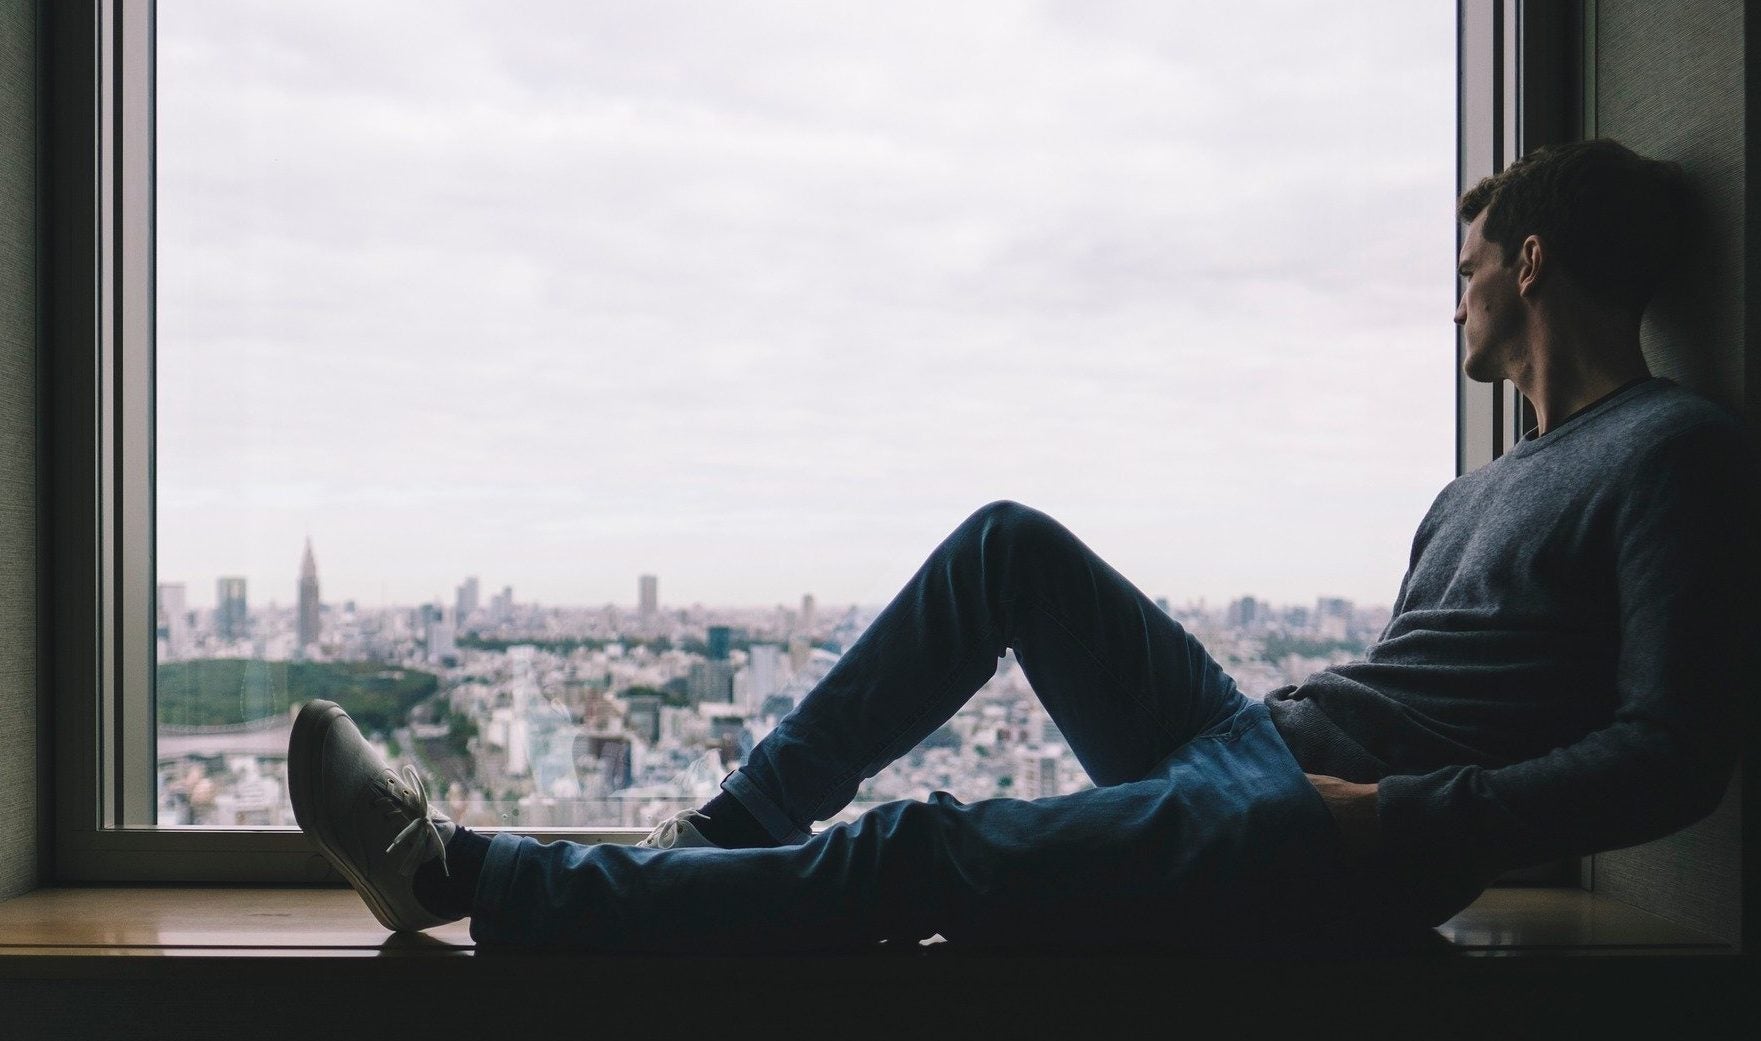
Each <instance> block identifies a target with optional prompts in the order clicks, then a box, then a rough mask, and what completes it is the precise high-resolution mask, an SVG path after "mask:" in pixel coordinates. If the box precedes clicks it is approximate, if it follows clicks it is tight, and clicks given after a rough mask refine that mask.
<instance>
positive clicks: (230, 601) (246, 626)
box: [214, 575, 251, 641]
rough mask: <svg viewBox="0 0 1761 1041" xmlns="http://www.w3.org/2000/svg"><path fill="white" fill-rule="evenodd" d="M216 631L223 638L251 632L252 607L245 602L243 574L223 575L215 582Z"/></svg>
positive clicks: (234, 638) (230, 639) (235, 638)
mask: <svg viewBox="0 0 1761 1041" xmlns="http://www.w3.org/2000/svg"><path fill="white" fill-rule="evenodd" d="M214 631H215V633H216V634H218V635H219V637H220V638H221V639H222V640H227V641H232V640H242V639H244V638H245V637H247V636H249V635H250V634H251V621H250V607H249V605H248V604H246V603H245V579H244V576H243V575H222V576H221V577H220V578H219V579H217V580H216V581H215V583H214Z"/></svg>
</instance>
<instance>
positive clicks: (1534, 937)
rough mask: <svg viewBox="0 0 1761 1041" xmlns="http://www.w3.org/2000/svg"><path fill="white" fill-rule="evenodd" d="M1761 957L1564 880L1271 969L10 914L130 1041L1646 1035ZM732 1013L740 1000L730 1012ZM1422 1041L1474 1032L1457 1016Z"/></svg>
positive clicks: (56, 993)
mask: <svg viewBox="0 0 1761 1041" xmlns="http://www.w3.org/2000/svg"><path fill="white" fill-rule="evenodd" d="M942 948H945V949H942ZM1748 961H1749V959H1747V958H1745V957H1742V956H1738V955H1736V954H1735V952H1734V951H1733V950H1732V948H1730V947H1729V946H1728V945H1726V944H1723V943H1720V942H1718V941H1716V940H1714V939H1712V938H1709V937H1706V936H1704V935H1701V934H1698V933H1695V932H1692V931H1690V930H1688V929H1686V928H1684V927H1682V926H1679V925H1675V924H1673V923H1671V922H1668V921H1666V920H1665V919H1662V918H1658V917H1656V916H1654V915H1651V914H1648V913H1646V912H1644V911H1640V910H1637V909H1635V908H1632V907H1630V906H1628V905H1626V904H1623V903H1620V902H1618V901H1615V900H1612V899H1609V898H1606V897H1598V896H1595V895H1593V894H1590V893H1586V892H1583V891H1581V890H1576V889H1564V888H1515V887H1508V888H1497V889H1493V890H1490V891H1488V892H1487V893H1486V894H1485V895H1484V896H1482V897H1481V899H1480V900H1479V901H1477V902H1476V903H1475V904H1474V905H1473V906H1472V907H1470V908H1468V909H1467V910H1465V911H1463V912H1462V913H1461V914H1459V915H1457V916H1456V917H1455V918H1453V919H1451V920H1450V921H1449V922H1447V923H1445V924H1444V925H1443V926H1441V927H1439V928H1438V929H1437V930H1436V931H1435V935H1434V936H1431V937H1429V938H1428V942H1426V943H1423V944H1419V945H1416V946H1414V947H1413V948H1412V949H1410V950H1402V951H1398V952H1391V951H1387V950H1383V951H1380V952H1373V953H1368V954H1365V953H1362V952H1358V953H1355V954H1354V953H1350V952H1316V951H1305V952H1300V953H1295V952H1292V953H1281V952H1274V953H1271V954H1264V955H1255V956H1253V957H1252V958H1250V959H1243V958H1240V957H1232V958H1215V957H1195V956H1194V955H1193V954H1190V953H1182V952H1165V953H1156V952H1139V953H1112V952H1108V953H1099V954H1094V953H1079V952H1057V951H1037V952H1014V951H1011V952H995V951H992V952H979V951H962V950H956V949H954V946H953V945H942V944H933V945H929V946H926V947H922V948H918V949H917V950H915V951H902V952H899V953H893V952H890V951H886V950H885V949H883V950H882V951H881V952H879V953H877V954H875V955H869V954H855V955H829V956H825V955H822V956H814V957H805V956H786V957H785V956H747V957H737V956H690V957H678V956H673V957H668V956H655V955H608V954H593V953H580V954H575V953H563V954H557V953H534V952H506V951H500V950H494V949H487V948H486V949H482V950H479V949H477V948H476V947H474V945H473V944H472V943H471V940H470V937H469V935H468V933H467V931H466V927H465V925H464V923H455V924H453V925H450V926H445V927H442V928H440V929H437V930H434V931H432V932H429V933H424V934H420V935H394V934H389V933H387V932H386V931H385V930H384V929H382V928H381V927H380V926H379V925H378V923H377V922H375V921H374V920H373V918H372V917H371V916H370V915H369V914H368V913H367V911H366V909H365V908H363V907H362V906H361V904H360V901H359V900H358V899H357V898H356V897H355V895H354V894H353V893H352V892H350V891H348V890H346V889H338V888H270V887H200V888H197V887H188V888H172V887H160V888H145V887H139V888H137V887H103V888H99V887H93V888H85V887H78V888H72V887H70V888H49V889H41V890H37V891H35V892H32V893H28V894H26V895H24V896H21V897H18V898H16V899H13V900H11V901H7V902H5V903H0V994H16V995H20V996H30V995H34V996H35V1000H27V1001H26V1002H24V1004H23V1006H22V1007H24V1008H25V1009H26V1012H25V1014H24V1022H25V1023H30V1022H32V1018H31V1017H32V1015H33V1010H34V1012H35V1014H38V1015H40V1016H41V1017H42V1025H43V1027H44V1032H43V1033H41V1034H40V1035H39V1033H35V1032H31V1031H28V1030H27V1031H26V1032H24V1033H21V1034H19V1035H17V1036H21V1037H24V1036H29V1037H36V1036H101V1035H104V1036H112V1035H113V1029H114V1028H121V1029H122V1031H123V1034H128V1035H129V1036H133V1034H132V1032H131V1031H130V1030H129V1029H128V1028H129V1027H130V1026H132V1027H134V1028H137V1029H138V1028H140V1027H142V1026H143V1025H145V1024H146V1023H149V1022H153V1021H155V1020H156V1019H157V1018H158V1017H165V1018H164V1022H166V1023H167V1024H170V1023H174V1022H185V1019H184V1018H183V1017H185V1016H197V1017H209V1018H210V1019H213V1017H216V1016H218V1017H219V1019H218V1020H214V1022H215V1023H216V1024H218V1023H220V1022H221V1021H224V1022H226V1023H230V1024H232V1026H233V1027H236V1028H238V1029H240V1030H244V1029H250V1030H253V1031H256V1032H258V1033H260V1032H261V1030H262V1028H263V1022H262V1020H263V1019H264V1018H266V1017H268V1018H273V1019H274V1020H275V1021H276V1022H278V1023H282V1024H284V1025H287V1026H288V1028H289V1029H290V1031H291V1030H293V1025H294V1024H296V1023H297V1024H300V1032H306V1031H309V1030H311V1029H314V1028H322V1026H323V1019H324V1017H325V1016H327V1015H329V1016H333V1015H334V1014H335V1012H336V1010H337V1009H338V1008H342V1009H357V1010H365V1011H363V1012H361V1013H360V1014H362V1015H367V1016H369V1017H370V1018H371V1017H373V1016H379V1015H383V1016H385V1017H386V1018H384V1019H383V1022H384V1023H386V1024H400V1025H403V1026H406V1027H407V1026H409V1025H410V1024H411V1023H413V1022H433V1023H435V1024H437V1025H441V1026H454V1025H456V1024H457V1023H458V1022H461V1021H463V1022H471V1021H472V1017H473V1016H481V1017H482V1022H483V1023H485V1024H486V1025H487V1024H490V1023H494V1024H497V1025H502V1024H503V1023H504V1017H505V1016H507V1015H508V1014H510V1013H518V1014H519V1015H526V1016H531V1015H539V1014H542V1010H543V1009H545V1008H547V1007H551V1008H559V1007H566V1008H573V1009H575V1013H574V1014H575V1017H576V1018H575V1019H574V1020H569V1019H567V1018H566V1017H567V1015H568V1013H567V1012H566V1011H565V1012H561V1013H558V1014H560V1015H563V1016H565V1019H564V1020H562V1021H565V1022H570V1021H572V1022H586V1021H588V1020H587V1019H583V1018H581V1017H585V1016H588V1014H589V1013H593V1014H595V1015H597V1016H598V1017H600V1018H598V1019H594V1020H593V1021H595V1022H605V1023H613V1022H615V1023H621V1024H627V1025H629V1026H633V1027H635V1026H641V1025H643V1024H644V1023H649V1025H653V1024H652V1022H651V1021H649V1020H645V1019H644V1018H643V1017H645V1016H648V1017H651V1016H653V1015H656V1014H657V1012H659V1011H660V1010H665V1011H664V1014H665V1015H667V1016H671V1017H678V1016H682V1015H687V1014H688V1007H694V1003H702V1004H705V1005H707V1006H709V1007H712V1008H716V1009H719V1010H720V1011H721V1012H724V1013H726V1015H727V1016H729V1017H732V1020H733V1021H738V1020H739V1019H741V1018H742V1017H743V1016H757V1017H758V1019H756V1020H754V1021H755V1022H758V1021H765V1020H766V1019H767V1017H768V1019H769V1020H771V1021H774V1019H775V1012H774V1009H775V1008H776V1007H777V1006H775V1005H774V1002H776V1001H777V1000H779V999H781V1000H783V1001H784V1004H786V1005H787V1006H788V1007H790V1008H792V1009H796V1010H802V1011H809V1010H816V1009H820V1008H823V1009H824V1010H826V1011H827V1013H828V1014H830V1013H831V1012H832V1011H834V1010H837V1009H845V1008H848V1007H849V1006H850V1005H851V1003H856V1004H859V1005H861V1006H863V1007H864V1008H866V1009H867V1012H866V1013H865V1015H867V1016H868V1019H866V1020H865V1021H864V1022H866V1023H868V1024H869V1025H870V1026H873V1027H874V1028H875V1030H876V1031H877V1035H878V1034H885V1033H889V1032H891V1031H896V1030H900V1029H904V1026H903V1025H902V1024H904V1023H910V1022H915V1023H917V1024H918V1025H919V1028H921V1026H922V1023H923V1017H924V1016H925V1015H928V1014H929V1013H928V1010H929V1009H930V1008H932V1007H934V1008H936V1009H937V1013H936V1014H937V1015H942V1014H943V1011H944V1010H942V1009H941V1007H940V1004H939V1003H941V1002H943V1001H946V1000H949V999H950V998H953V999H959V1000H958V1001H957V1002H956V1004H957V1006H958V1007H957V1008H955V1009H954V1010H953V1011H952V1012H950V1013H948V1014H951V1015H953V1016H954V1017H955V1019H959V1018H960V1017H961V1016H963V1015H971V1016H974V1017H977V1018H975V1019H974V1020H973V1025H974V1026H977V1025H978V1024H980V1023H983V1024H988V1025H989V1026H990V1027H992V1028H994V1027H996V1026H998V1025H1001V1024H1004V1023H1011V1022H1016V1023H1018V1024H1019V1025H1020V1026H1021V1027H1023V1028H1024V1029H1031V1028H1034V1027H1046V1026H1048V1025H1049V1024H1050V1023H1051V1022H1053V1021H1056V1020H1058V1019H1059V1017H1060V1016H1061V1015H1064V1014H1068V1015H1071V1016H1075V1017H1078V1018H1077V1019H1072V1020H1071V1022H1072V1023H1075V1022H1080V1023H1082V1024H1086V1025H1088V1026H1091V1027H1092V1026H1093V1025H1094V1023H1095V1021H1096V1017H1099V1018H1100V1019H1114V1020H1117V1021H1118V1022H1120V1023H1130V1022H1136V1021H1137V1017H1138V1015H1140V1014H1142V1013H1145V1012H1146V1011H1149V1010H1153V1009H1156V1008H1158V1007H1162V1006H1164V1005H1166V1004H1167V1003H1169V1002H1173V1001H1178V1000H1180V998H1179V996H1180V995H1187V996H1189V997H1190V998H1193V999H1197V1000H1202V1001H1204V1002H1207V1003H1215V1002H1219V1001H1221V1002H1241V1003H1243V1005H1244V1006H1245V1007H1243V1008H1242V1011H1241V1014H1242V1015H1252V1016H1254V1017H1260V1016H1262V1015H1264V1014H1266V1013H1267V1010H1262V1009H1259V1008H1252V1006H1254V1005H1255V1003H1256V1002H1259V1003H1263V1002H1264V999H1265V997H1266V996H1267V995H1272V994H1276V995H1279V1000H1278V1001H1277V1002H1276V1003H1275V1005H1274V1007H1276V1008H1288V1010H1289V1012H1290V1014H1291V1015H1293V1016H1295V1015H1297V1013H1298V1012H1299V1011H1300V1012H1301V1013H1302V1014H1301V1015H1300V1016H1298V1017H1297V1018H1295V1019H1293V1020H1292V1022H1293V1024H1294V1023H1303V1022H1307V1021H1308V1019H1307V1017H1308V1016H1309V1015H1310V1014H1311V1013H1313V1012H1315V1011H1316V1008H1315V1006H1314V1004H1313V1003H1314V1002H1316V1001H1321V1002H1323V1004H1324V1005H1326V1006H1329V1007H1331V1008H1332V1011H1333V1013H1334V1014H1338V1013H1341V1012H1349V1013H1350V1014H1351V1015H1353V1016H1354V1017H1357V1018H1356V1019H1354V1022H1365V1020H1363V1018H1362V1017H1364V1016H1369V1017H1371V1019H1374V1018H1375V1017H1376V1016H1381V1015H1386V1016H1390V1017H1392V1016H1396V1015H1402V1016H1407V1017H1410V1016H1411V1015H1413V1014H1423V1015H1427V1016H1429V1015H1439V1014H1444V1013H1445V1012H1446V1013H1447V1016H1448V1021H1449V1023H1454V1024H1456V1025H1458V1026H1460V1027H1461V1028H1462V1029H1463V1030H1464V1031H1467V1032H1465V1033H1462V1034H1460V1035H1459V1036H1475V1033H1476V1032H1475V1031H1471V1030H1468V1025H1469V1023H1470V1022H1472V1021H1474V1017H1476V1016H1481V1015H1485V1016H1492V1015H1494V1014H1496V1015H1497V1016H1498V1017H1503V1016H1506V1015H1511V1014H1522V1015H1529V1016H1542V1017H1543V1018H1545V1017H1549V1016H1552V1015H1555V1014H1558V1013H1560V1012H1561V1010H1563V1009H1566V1008H1574V1007H1577V1005H1574V1000H1576V1001H1577V1003H1578V1005H1581V1004H1582V1002H1583V1000H1587V995H1588V993H1589V991H1586V989H1585V988H1590V990H1591V991H1594V992H1596V993H1598V994H1602V995H1603V997H1601V998H1598V999H1597V1000H1598V1002H1599V1003H1598V1004H1597V1005H1596V1007H1597V1008H1598V1009H1601V1010H1604V1011H1610V1010H1622V1009H1624V1011H1621V1012H1620V1013H1619V1015H1620V1019H1621V1021H1622V1022H1624V1023H1625V1024H1626V1025H1629V1026H1630V1025H1633V1024H1635V1023H1642V1022H1647V1021H1648V1016H1647V1012H1646V1010H1647V1009H1654V1011H1655V1012H1656V1014H1657V1015H1658V1016H1665V1017H1666V1016H1669V1015H1674V1016H1677V1017H1678V1019H1679V1017H1680V1015H1681V1014H1682V1013H1683V1011H1684V1009H1686V1010H1695V1011H1692V1012H1691V1015H1692V1016H1693V1017H1694V1018H1698V1017H1699V1016H1700V1015H1701V1014H1709V1013H1712V1012H1716V1011H1719V1010H1720V1009H1722V1010H1723V1012H1724V1013H1727V1014H1728V1013H1732V1012H1735V1011H1736V1009H1735V1006H1736V1004H1737V1003H1740V1002H1744V1001H1746V1000H1747V999H1746V998H1744V997H1742V996H1741V995H1743V994H1746V993H1747V992H1748V991H1749V989H1750V988H1749V987H1748V986H1747V984H1745V983H1742V982H1740V975H1739V974H1740V973H1741V972H1742V971H1745V970H1744V969H1742V968H1740V966H1744V965H1746V963H1747V962H1748ZM784 981H787V982H786V985H784V986H783V987H782V990H781V991H779V984H782V983H783V982H784ZM718 995H720V997H719V998H718ZM785 995H786V996H785ZM1610 995H1612V997H1610ZM687 997H690V998H691V999H692V1000H690V1001H686V1000H684V999H686V998H687ZM724 1000H725V1001H727V1002H731V1003H732V1004H731V1005H721V1004H718V1002H719V1001H724ZM1610 1001H1612V1004H1610V1003H1609V1002H1610ZM234 1002H236V1003H237V1004H236V1006H235V1005H234V1004H233V1003H234ZM558 1002H561V1003H563V1005H561V1006H559V1005H558V1004H557V1003H558ZM962 1002H963V1003H962ZM1059 1002H1062V1003H1064V1004H1062V1005H1059V1004H1057V1003H1059ZM1072 1002H1074V1003H1075V1004H1070V1003H1072ZM1438 1002H1442V1003H1444V1004H1443V1005H1442V1006H1439V1005H1438V1004H1437V1003H1438ZM1633 1002H1639V1003H1640V1004H1637V1005H1635V1004H1632V1003H1633ZM1048 1003H1049V1004H1048ZM1366 1003H1367V1004H1366ZM1684 1003H1685V1004H1684ZM6 1004H7V1005H8V1006H10V1009H11V1010H16V1009H18V1008H20V1007H21V1006H20V1005H19V1004H17V1003H15V1002H13V1001H11V1000H8V1001H6ZM766 1008H770V1009H772V1010H773V1011H772V1012H770V1013H764V1012H763V1011H762V1010H763V1009H766ZM1249 1008H1252V1011H1251V1012H1250V1011H1249ZM323 1009H329V1010H330V1011H329V1012H324V1011H322V1010H323ZM1079 1009H1080V1010H1081V1011H1078V1010H1079ZM11 1010H9V1012H8V1013H7V1016H8V1017H9V1018H11V1017H13V1016H14V1015H15V1013H14V1011H11ZM981 1010H983V1011H982V1014H981ZM1060 1010H1062V1011H1060ZM1581 1012H1582V1009H1581V1008H1579V1013H1580V1014H1581ZM351 1014H352V1013H351ZM519 1015H516V1016H515V1018H516V1019H518V1018H519ZM412 1016H413V1017H415V1018H414V1019H411V1018H410V1017H412ZM142 1017H145V1018H142ZM460 1017H463V1019H462V1020H461V1019H460ZM892 1017H897V1019H896V1020H894V1019H892ZM1047 1017H1050V1018H1047ZM890 1020H891V1025H890V1026H887V1027H886V1028H885V1029H883V1024H887V1023H889V1021H890ZM673 1021H675V1022H676V1021H677V1020H676V1019H675V1020H673ZM1498 1021H1499V1022H1505V1020H1503V1019H1502V1018H1500V1019H1499V1020H1498ZM703 1022H704V1023H705V1024H706V1025H716V1024H720V1025H727V1024H728V1023H729V1022H730V1020H729V1019H728V1018H720V1019H717V1018H713V1017H712V1018H706V1019H705V1020H704V1021H703ZM1408 1022H1409V1023H1410V1019H1409V1020H1408ZM1479 1022H1481V1025H1482V1026H1483V1027H1487V1026H1491V1025H1492V1022H1491V1021H1490V1020H1481V1021H1479ZM1573 1022H1576V1023H1579V1025H1581V1020H1575V1019H1574V1020H1573ZM1665 1022H1668V1020H1667V1019H1660V1020H1658V1023H1659V1024H1660V1025H1661V1024H1663V1023H1665ZM9 1025H10V1026H12V1027H18V1026H20V1025H21V1024H20V1022H19V1021H18V1020H17V1019H13V1020H12V1022H11V1023H10V1024H9ZM76 1027H77V1029H75V1028H76ZM59 1028H68V1030H69V1032H67V1033H66V1034H65V1035H63V1034H61V1033H58V1032H57V1030H58V1029H59ZM3 1032H4V1031H0V1033H3ZM918 1032H919V1033H920V1032H921V1029H919V1031H918ZM1501 1033H1502V1032H1501ZM113 1036H122V1035H121V1034H114V1035H113ZM341 1036H348V1035H341ZM892 1036H899V1035H898V1034H896V1033H893V1034H892ZM1410 1036H1456V1035H1455V1034H1453V1032H1452V1029H1451V1028H1450V1027H1449V1026H1448V1025H1447V1024H1444V1023H1438V1024H1435V1029H1417V1028H1415V1032H1414V1033H1413V1034H1412V1035H1410ZM1507 1036H1518V1035H1517V1034H1508V1035H1507Z"/></svg>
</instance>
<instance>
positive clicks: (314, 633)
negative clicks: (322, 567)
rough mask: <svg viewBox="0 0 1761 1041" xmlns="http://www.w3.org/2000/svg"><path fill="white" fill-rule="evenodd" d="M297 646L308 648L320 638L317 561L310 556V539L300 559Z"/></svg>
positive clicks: (307, 540)
mask: <svg viewBox="0 0 1761 1041" xmlns="http://www.w3.org/2000/svg"><path fill="white" fill-rule="evenodd" d="M298 624H299V646H300V647H301V648H305V647H310V646H312V645H313V644H315V643H317V642H318V637H319V636H320V632H319V627H320V619H319V611H318V561H317V560H316V559H315V558H314V557H313V556H312V539H311V537H310V536H308V537H307V538H306V552H305V555H304V556H302V557H301V558H300V616H299V623H298Z"/></svg>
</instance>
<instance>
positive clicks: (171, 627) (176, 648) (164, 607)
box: [159, 582, 190, 661]
mask: <svg viewBox="0 0 1761 1041" xmlns="http://www.w3.org/2000/svg"><path fill="white" fill-rule="evenodd" d="M189 610H190V609H189V606H188V605H187V604H186V603H185V602H184V587H183V583H182V582H161V583H159V639H160V640H161V641H162V644H161V646H160V648H159V659H160V660H161V661H177V660H178V659H179V658H183V657H187V656H188V655H189V649H190V614H189Z"/></svg>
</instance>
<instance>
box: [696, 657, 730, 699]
mask: <svg viewBox="0 0 1761 1041" xmlns="http://www.w3.org/2000/svg"><path fill="white" fill-rule="evenodd" d="M686 682H687V683H688V684H689V686H688V687H687V688H686V689H687V690H688V691H689V693H690V698H691V703H692V704H693V705H701V704H703V703H704V702H706V701H713V702H718V703H719V702H731V701H733V700H734V663H733V662H731V661H726V660H720V661H716V660H711V661H694V662H692V663H691V673H690V676H689V678H688V679H687V681H686Z"/></svg>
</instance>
